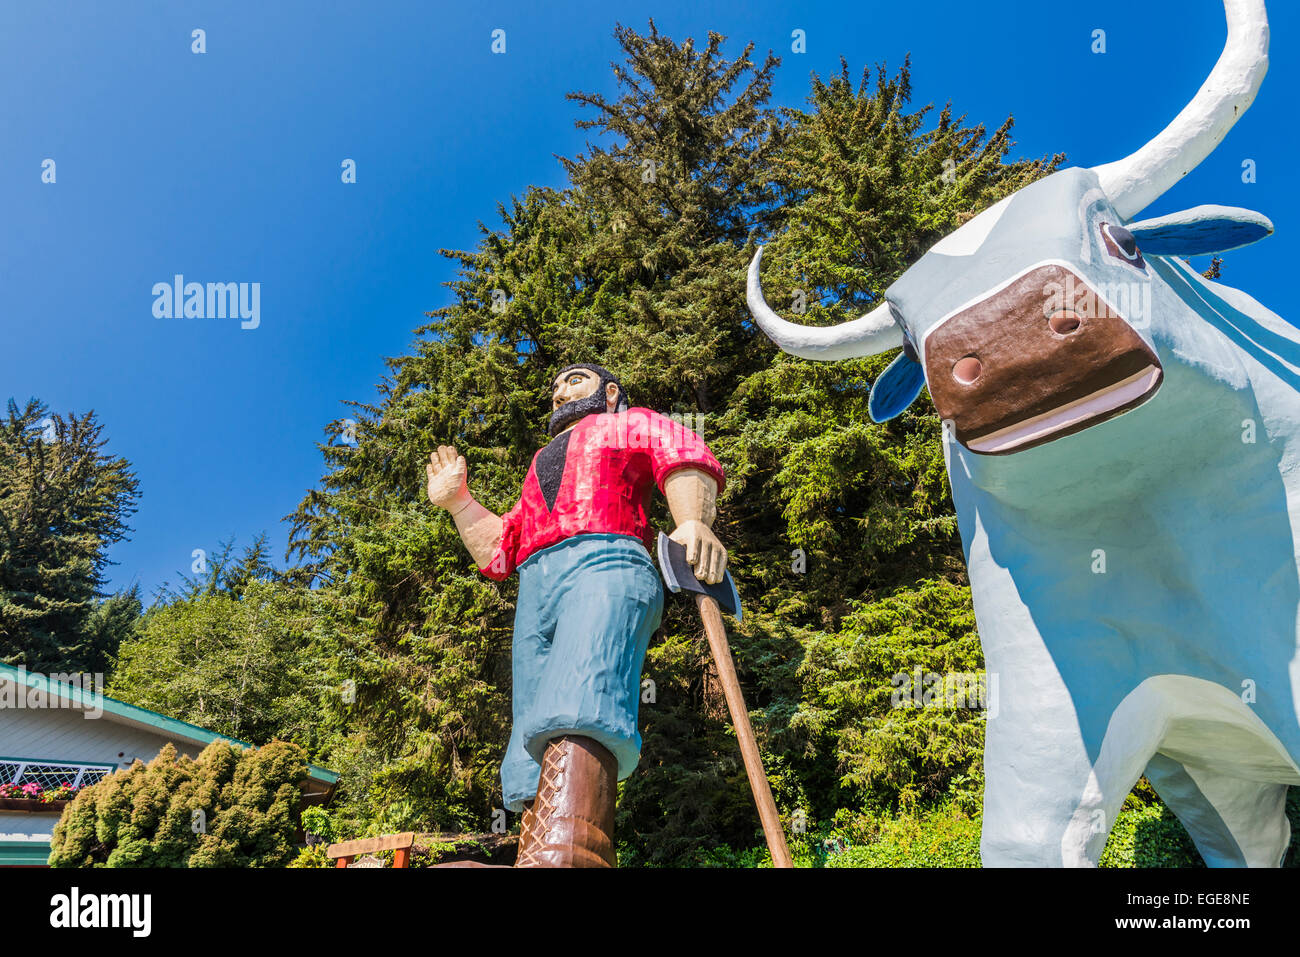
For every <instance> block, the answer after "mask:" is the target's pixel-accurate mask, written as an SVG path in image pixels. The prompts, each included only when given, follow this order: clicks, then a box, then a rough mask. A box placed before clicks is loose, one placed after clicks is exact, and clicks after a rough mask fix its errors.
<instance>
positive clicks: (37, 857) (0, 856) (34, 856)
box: [0, 841, 50, 867]
mask: <svg viewBox="0 0 1300 957" xmlns="http://www.w3.org/2000/svg"><path fill="white" fill-rule="evenodd" d="M49 861H50V842H49V841H0V867H33V866H35V867H46V866H48V864H49Z"/></svg>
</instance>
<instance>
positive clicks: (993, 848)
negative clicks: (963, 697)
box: [980, 717, 1150, 867]
mask: <svg viewBox="0 0 1300 957" xmlns="http://www.w3.org/2000/svg"><path fill="white" fill-rule="evenodd" d="M1003 721H1004V718H1001V717H1000V718H999V719H998V720H996V721H990V722H989V728H988V736H987V738H986V743H985V758H984V773H985V789H984V822H983V833H982V835H981V840H980V858H981V860H982V861H983V863H984V866H985V867H1096V866H1097V862H1098V860H1099V859H1100V858H1101V852H1102V850H1103V849H1104V848H1105V846H1106V839H1107V838H1108V837H1109V836H1110V831H1111V828H1112V827H1113V826H1114V824H1115V819H1116V816H1117V815H1118V814H1119V811H1120V808H1121V807H1123V805H1124V799H1125V797H1126V796H1127V795H1128V793H1129V791H1131V790H1132V788H1133V784H1134V783H1135V782H1136V781H1137V779H1138V777H1139V776H1140V775H1141V773H1142V769H1143V767H1144V766H1145V764H1146V762H1147V758H1148V757H1149V755H1150V752H1149V751H1146V752H1143V753H1136V752H1135V753H1133V754H1132V755H1131V760H1129V761H1128V762H1126V763H1125V765H1124V766H1123V767H1116V766H1110V767H1103V768H1100V769H1099V768H1097V767H1094V766H1093V765H1091V764H1090V763H1089V761H1088V759H1087V753H1086V751H1085V749H1084V747H1083V743H1082V741H1081V740H1080V739H1079V738H1078V735H1077V732H1076V733H1073V734H1072V733H1071V732H1070V730H1069V727H1068V725H1067V724H1064V723H1063V724H1062V725H1061V726H1060V728H1059V733H1056V734H1052V733H1051V731H1050V730H1048V729H1046V728H1045V727H1044V725H1043V724H1042V723H1041V722H1040V723H1038V724H1037V726H1035V725H1030V724H1027V725H1025V726H1023V728H1021V729H1016V728H1014V727H1009V726H1007V725H1005V724H1003ZM1018 731H1019V733H1018ZM1045 732H1046V733H1045ZM1099 770H1100V772H1101V773H1100V774H1099V773H1098V771H1099Z"/></svg>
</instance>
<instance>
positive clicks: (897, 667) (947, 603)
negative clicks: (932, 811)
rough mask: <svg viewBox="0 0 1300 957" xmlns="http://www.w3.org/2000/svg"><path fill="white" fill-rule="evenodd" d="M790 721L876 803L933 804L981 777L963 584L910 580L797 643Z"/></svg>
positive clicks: (978, 684)
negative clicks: (800, 679)
mask: <svg viewBox="0 0 1300 957" xmlns="http://www.w3.org/2000/svg"><path fill="white" fill-rule="evenodd" d="M800 673H801V674H802V675H803V676H804V677H805V678H806V681H807V685H806V691H805V693H804V697H803V700H802V701H801V702H800V704H799V707H798V710H797V711H796V712H795V715H794V717H793V719H792V720H791V723H790V726H791V730H792V731H796V732H800V733H802V734H803V735H804V736H805V737H806V740H807V741H808V747H809V748H811V749H815V750H816V749H821V750H829V751H831V752H832V753H834V754H835V756H836V758H837V760H838V766H839V769H840V771H841V777H840V781H839V783H840V786H841V787H842V788H846V789H848V790H849V793H850V795H851V796H853V797H855V798H857V799H858V800H859V801H863V802H865V803H870V804H872V805H874V806H878V807H897V806H899V805H912V804H916V803H917V802H925V803H933V802H935V801H936V800H939V799H941V798H943V797H944V796H945V795H946V794H948V792H949V790H950V787H952V786H953V785H956V786H957V787H958V788H960V787H965V788H967V789H969V788H970V786H971V783H972V781H974V782H976V784H977V783H978V781H979V780H980V778H981V776H982V763H981V759H982V754H983V747H984V724H983V717H984V712H983V711H982V710H980V709H981V708H982V707H983V706H984V705H985V703H986V700H987V698H986V695H987V693H988V692H990V691H994V690H995V689H993V688H986V686H985V680H986V679H985V676H984V674H983V654H982V652H981V650H980V645H979V637H978V636H977V634H976V632H975V613H974V610H973V609H972V608H971V602H970V589H969V588H966V587H964V586H958V585H953V584H951V583H950V582H947V581H943V580H941V579H940V580H926V581H921V582H918V583H917V584H916V585H915V586H914V587H913V588H912V589H908V590H900V591H899V592H897V593H896V594H894V595H891V596H890V597H888V598H882V599H880V600H878V601H875V602H872V603H869V604H865V603H864V604H862V605H859V606H857V607H855V608H854V610H853V611H852V612H850V614H849V615H847V616H846V617H845V618H844V620H843V622H842V623H841V627H840V630H839V631H838V632H836V633H834V634H827V635H820V636H818V637H816V638H815V639H813V640H811V641H810V642H809V643H808V644H807V647H806V653H805V656H804V659H803V664H802V665H801V667H800Z"/></svg>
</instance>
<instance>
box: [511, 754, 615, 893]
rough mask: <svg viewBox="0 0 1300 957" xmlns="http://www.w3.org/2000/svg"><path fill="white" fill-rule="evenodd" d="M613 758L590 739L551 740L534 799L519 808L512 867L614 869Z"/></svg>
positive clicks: (543, 758)
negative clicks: (520, 815)
mask: <svg viewBox="0 0 1300 957" xmlns="http://www.w3.org/2000/svg"><path fill="white" fill-rule="evenodd" d="M617 798H618V761H617V759H615V757H614V755H613V754H611V753H610V751H609V749H608V748H606V747H605V746H604V745H602V744H600V743H598V742H596V741H593V740H592V739H591V738H587V737H581V736H578V735H568V736H566V737H563V738H555V739H554V740H552V741H551V742H550V743H549V744H547V746H546V753H545V754H543V755H542V779H541V782H540V783H539V784H538V786H537V798H536V799H535V800H534V801H533V802H532V803H531V804H528V805H526V806H525V808H524V819H523V824H522V826H521V828H520V832H519V856H518V858H517V859H516V860H515V867H615V866H617V864H618V860H617V858H616V856H615V854H614V802H615V800H616V799H617Z"/></svg>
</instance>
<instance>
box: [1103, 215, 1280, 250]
mask: <svg viewBox="0 0 1300 957" xmlns="http://www.w3.org/2000/svg"><path fill="white" fill-rule="evenodd" d="M1128 231H1129V232H1131V233H1132V234H1133V237H1134V238H1135V239H1136V240H1137V243H1138V246H1139V247H1140V248H1141V249H1142V251H1143V252H1144V253H1147V254H1149V255H1152V256H1200V255H1205V254H1207V253H1221V252H1226V251H1227V250H1229V249H1237V248H1239V247H1241V246H1249V245H1250V244H1251V243H1253V242H1258V241H1259V240H1261V239H1263V238H1264V237H1265V236H1268V235H1270V234H1271V233H1272V232H1273V224H1272V222H1270V221H1269V218H1268V217H1267V216H1265V215H1263V214H1262V213H1256V212H1254V211H1252V210H1249V209H1240V208H1238V207H1235V206H1197V207H1195V208H1193V209H1185V210H1183V211H1182V212H1179V213H1170V214H1169V215H1168V216H1157V217H1156V218H1154V219H1144V220H1142V221H1141V222H1139V223H1129V224H1128Z"/></svg>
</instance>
